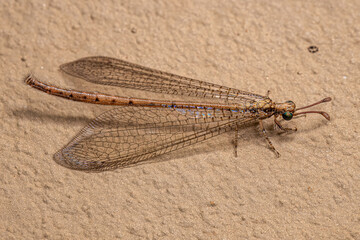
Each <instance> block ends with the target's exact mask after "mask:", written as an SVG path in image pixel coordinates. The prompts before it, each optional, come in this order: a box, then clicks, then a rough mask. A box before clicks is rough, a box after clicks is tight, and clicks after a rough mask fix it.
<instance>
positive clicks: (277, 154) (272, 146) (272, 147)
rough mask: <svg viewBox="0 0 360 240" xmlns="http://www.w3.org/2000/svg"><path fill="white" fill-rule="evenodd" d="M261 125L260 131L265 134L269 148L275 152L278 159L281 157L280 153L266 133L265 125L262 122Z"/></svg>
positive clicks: (260, 121)
mask: <svg viewBox="0 0 360 240" xmlns="http://www.w3.org/2000/svg"><path fill="white" fill-rule="evenodd" d="M259 125H260V130H261V132H262V133H263V135H264V137H265V139H266V141H267V143H268V145H269V148H270V149H271V150H273V152H274V153H275V155H276V157H280V153H279V152H278V151H276V149H275V147H274V145H273V144H272V142H271V141H270V138H269V137H268V135H267V133H266V131H265V128H264V125H263V122H262V120H259Z"/></svg>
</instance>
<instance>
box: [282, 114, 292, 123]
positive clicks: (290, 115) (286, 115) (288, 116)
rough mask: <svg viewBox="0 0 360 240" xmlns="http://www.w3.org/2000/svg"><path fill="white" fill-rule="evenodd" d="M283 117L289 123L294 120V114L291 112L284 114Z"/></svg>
mask: <svg viewBox="0 0 360 240" xmlns="http://www.w3.org/2000/svg"><path fill="white" fill-rule="evenodd" d="M282 117H283V119H285V120H286V121H289V120H291V119H292V117H293V114H292V113H291V112H284V113H283V114H282Z"/></svg>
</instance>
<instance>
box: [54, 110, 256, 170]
mask: <svg viewBox="0 0 360 240" xmlns="http://www.w3.org/2000/svg"><path fill="white" fill-rule="evenodd" d="M177 110H178V109H174V108H147V107H135V106H131V107H120V108H116V109H112V110H109V111H107V112H105V113H103V114H101V115H100V116H98V117H97V118H95V119H94V120H93V121H92V122H90V123H89V124H88V125H87V126H86V127H85V128H83V129H82V130H81V131H80V133H79V134H78V135H77V136H76V137H75V138H74V139H73V140H72V141H71V142H70V143H69V144H68V145H67V146H65V147H64V148H63V149H61V150H60V151H59V152H57V153H56V154H55V155H54V158H55V161H56V162H58V163H59V164H61V165H63V166H65V167H68V168H71V169H76V170H85V171H104V170H110V169H115V168H119V167H129V166H132V165H136V164H139V163H141V162H144V161H147V160H149V159H151V158H153V157H155V156H158V155H161V154H164V153H167V152H172V151H174V150H177V149H180V148H183V147H186V146H189V145H192V144H195V143H198V142H202V141H204V140H207V139H209V138H211V137H214V136H217V135H219V134H222V133H224V132H227V131H230V130H231V129H233V128H234V126H235V124H237V125H242V124H245V123H251V122H255V121H256V119H254V118H249V117H245V116H244V115H243V114H240V113H231V112H232V111H227V112H226V111H225V112H224V111H219V110H217V112H214V113H213V115H209V112H205V111H204V110H196V111H200V112H202V113H201V114H193V113H191V111H190V110H188V111H186V112H179V111H177Z"/></svg>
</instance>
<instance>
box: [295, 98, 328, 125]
mask: <svg viewBox="0 0 360 240" xmlns="http://www.w3.org/2000/svg"><path fill="white" fill-rule="evenodd" d="M330 101H331V97H327V98H324V99H323V100H320V101H318V102H316V103H313V104H310V105H308V106H305V107H301V108H297V109H296V111H298V110H301V109H305V108H309V107H312V106H315V105H318V104H320V103H325V102H330ZM308 113H318V114H321V115H322V116H323V117H324V118H326V119H327V120H329V121H330V115H329V114H328V113H327V112H323V111H306V112H296V113H294V116H297V115H301V114H308Z"/></svg>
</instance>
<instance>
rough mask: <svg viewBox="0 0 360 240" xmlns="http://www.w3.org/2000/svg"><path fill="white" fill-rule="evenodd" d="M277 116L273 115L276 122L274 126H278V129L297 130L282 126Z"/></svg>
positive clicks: (285, 130)
mask: <svg viewBox="0 0 360 240" xmlns="http://www.w3.org/2000/svg"><path fill="white" fill-rule="evenodd" d="M277 118H278V116H274V122H275V124H276V126H278V127H279V128H280V130H282V131H284V132H288V131H293V132H296V131H297V128H296V127H295V128H286V127H283V126H282V125H281V124H280V122H279V121H278V120H277Z"/></svg>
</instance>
